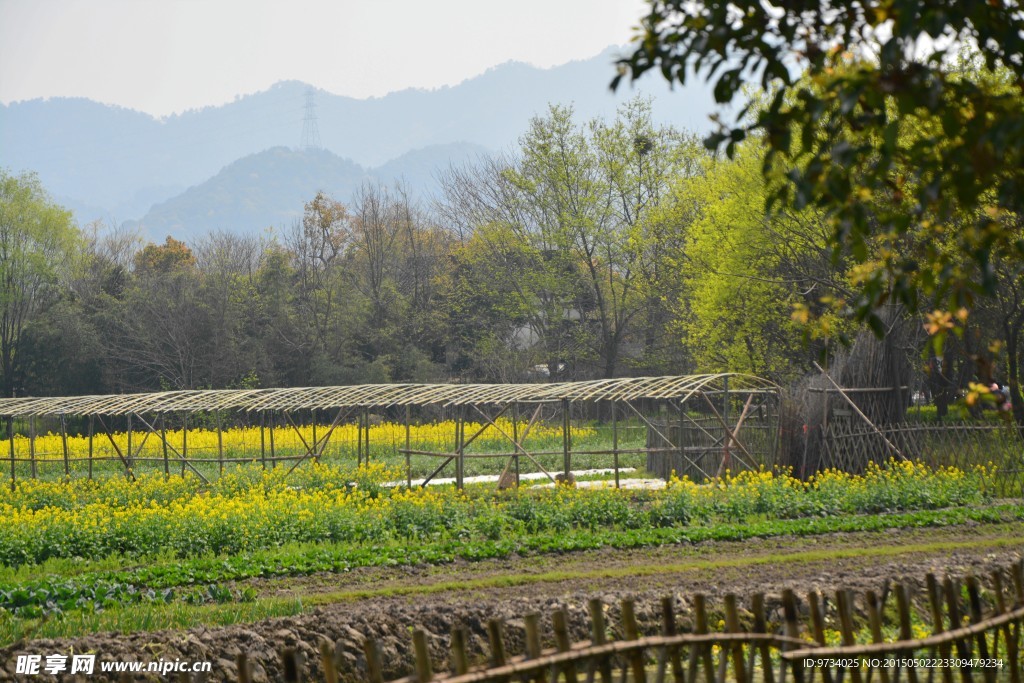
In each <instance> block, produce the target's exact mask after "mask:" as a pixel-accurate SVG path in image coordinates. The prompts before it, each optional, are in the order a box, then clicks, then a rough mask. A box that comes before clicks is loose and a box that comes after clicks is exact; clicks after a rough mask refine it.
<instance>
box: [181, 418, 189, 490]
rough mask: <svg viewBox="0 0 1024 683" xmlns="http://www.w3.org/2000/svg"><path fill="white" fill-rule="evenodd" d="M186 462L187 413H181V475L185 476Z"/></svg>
mask: <svg viewBox="0 0 1024 683" xmlns="http://www.w3.org/2000/svg"><path fill="white" fill-rule="evenodd" d="M187 462H188V413H182V414H181V476H183V477H184V476H185V463H187Z"/></svg>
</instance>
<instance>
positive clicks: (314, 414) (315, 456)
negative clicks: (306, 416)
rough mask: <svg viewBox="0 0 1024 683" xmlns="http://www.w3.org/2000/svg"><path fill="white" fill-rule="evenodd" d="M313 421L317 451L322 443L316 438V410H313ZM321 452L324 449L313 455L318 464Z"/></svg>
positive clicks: (314, 446)
mask: <svg viewBox="0 0 1024 683" xmlns="http://www.w3.org/2000/svg"><path fill="white" fill-rule="evenodd" d="M311 420H312V422H313V448H314V449H315V448H316V447H317V444H318V443H319V441H320V440H319V439H317V438H316V408H313V410H312V411H311ZM321 450H322V449H318V450H317V452H316V453H314V454H313V460H315V461H316V462H320V452H321Z"/></svg>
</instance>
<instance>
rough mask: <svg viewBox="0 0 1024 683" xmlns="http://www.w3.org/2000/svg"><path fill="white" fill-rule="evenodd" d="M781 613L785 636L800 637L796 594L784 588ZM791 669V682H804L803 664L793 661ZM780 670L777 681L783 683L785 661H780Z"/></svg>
mask: <svg viewBox="0 0 1024 683" xmlns="http://www.w3.org/2000/svg"><path fill="white" fill-rule="evenodd" d="M782 612H783V618H784V619H785V622H786V626H785V627H786V635H787V636H788V637H790V638H798V637H799V636H800V624H799V622H798V621H797V606H796V593H794V592H793V591H792V590H791V589H789V588H786V589H785V590H783V591H782ZM794 647H795V646H794V645H789V644H786V645H784V646H783V649H784V650H792V649H794ZM791 666H792V667H793V680H795V681H796V683H803V681H804V667H803V662H801V661H798V660H793V663H792V664H791ZM781 667H782V670H781V672H780V675H779V680H780V681H783V682H785V680H786V675H785V672H786V661H785V660H782V664H781Z"/></svg>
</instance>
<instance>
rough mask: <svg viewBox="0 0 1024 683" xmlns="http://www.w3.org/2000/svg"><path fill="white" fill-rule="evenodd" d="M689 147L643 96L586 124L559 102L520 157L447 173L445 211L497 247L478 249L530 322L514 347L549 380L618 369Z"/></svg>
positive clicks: (645, 298) (525, 140) (514, 308)
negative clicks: (657, 230)
mask: <svg viewBox="0 0 1024 683" xmlns="http://www.w3.org/2000/svg"><path fill="white" fill-rule="evenodd" d="M691 147H692V146H687V144H686V138H685V137H684V136H682V135H680V134H679V133H677V132H676V131H674V130H673V129H671V128H667V127H657V126H655V125H654V124H653V122H652V120H651V112H650V104H649V103H648V102H646V101H644V100H639V99H638V100H633V101H631V102H629V103H627V104H626V105H625V106H624V107H623V108H622V109H621V110H620V111H619V114H618V116H617V117H616V119H615V120H614V121H612V122H610V123H608V122H604V121H600V120H595V121H591V122H589V123H587V124H583V125H580V124H578V123H576V122H575V121H574V120H573V112H572V110H571V109H570V108H566V107H558V106H553V107H551V109H550V110H549V112H548V115H547V116H545V117H537V118H534V119H533V120H532V121H531V122H530V126H529V128H528V130H527V132H526V134H525V135H524V136H523V137H522V139H521V140H520V149H519V155H518V156H514V157H507V158H504V159H499V160H496V161H490V162H484V163H483V164H481V165H479V166H478V167H476V168H471V169H463V170H461V171H456V172H453V173H452V174H450V175H449V177H448V178H447V179H446V182H445V185H446V188H445V189H446V193H447V198H448V201H447V207H446V213H447V215H449V216H453V217H454V220H453V221H452V222H453V223H455V224H456V225H458V226H461V227H463V228H464V229H466V230H469V231H473V230H476V231H478V232H477V237H478V239H479V240H482V241H483V242H484V243H486V244H487V245H488V246H489V250H488V251H486V252H485V251H481V250H476V251H475V252H474V254H475V256H476V257H477V258H480V257H486V259H488V262H487V263H486V264H484V263H482V262H481V267H482V268H484V269H485V270H489V271H492V272H501V273H502V275H501V277H502V280H503V281H506V282H508V283H509V285H510V288H511V289H510V290H509V292H508V294H510V295H511V296H512V297H513V298H514V299H515V301H514V302H512V301H509V302H506V303H504V304H499V306H501V307H502V308H505V309H506V310H509V311H511V312H514V313H515V315H514V316H512V317H517V316H522V317H523V318H524V320H525V323H524V326H523V328H522V329H521V332H520V334H518V335H516V343H517V344H518V345H520V346H524V345H526V346H530V347H532V348H534V349H535V351H536V354H537V356H536V358H535V363H534V364H543V365H546V366H547V367H548V368H549V374H550V376H551V377H555V376H557V374H558V372H560V368H562V367H563V365H565V366H568V367H567V370H568V371H570V372H572V371H574V370H573V366H576V370H575V372H581V373H583V374H589V372H588V369H587V368H586V367H585V366H587V365H596V370H597V373H599V374H601V375H603V376H606V377H611V376H614V375H615V374H617V373H618V372H619V370H620V367H621V365H622V364H623V352H624V349H625V348H626V346H627V343H628V342H630V341H632V340H633V338H634V336H635V335H636V333H637V328H638V326H641V323H642V321H643V319H644V312H645V307H647V306H648V304H650V303H651V301H652V296H653V294H652V291H651V290H650V289H649V288H645V287H644V282H643V277H644V275H645V273H648V272H649V269H646V266H649V265H650V255H651V254H650V251H649V249H648V244H649V243H648V240H647V237H648V233H649V221H650V217H651V216H652V215H653V210H654V209H655V208H656V207H657V206H658V204H659V203H660V201H661V200H662V198H663V197H664V196H665V195H666V194H667V188H668V185H669V181H670V179H671V178H673V177H674V175H675V174H676V173H678V172H681V169H683V168H684V166H685V164H684V160H685V159H686V158H687V155H686V153H685V152H687V151H691ZM580 366H583V367H580Z"/></svg>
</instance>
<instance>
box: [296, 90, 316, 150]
mask: <svg viewBox="0 0 1024 683" xmlns="http://www.w3.org/2000/svg"><path fill="white" fill-rule="evenodd" d="M301 147H302V149H320V148H321V146H320V127H319V126H318V125H317V123H316V91H315V90H313V88H306V115H305V117H304V118H303V119H302V145H301Z"/></svg>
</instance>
